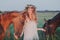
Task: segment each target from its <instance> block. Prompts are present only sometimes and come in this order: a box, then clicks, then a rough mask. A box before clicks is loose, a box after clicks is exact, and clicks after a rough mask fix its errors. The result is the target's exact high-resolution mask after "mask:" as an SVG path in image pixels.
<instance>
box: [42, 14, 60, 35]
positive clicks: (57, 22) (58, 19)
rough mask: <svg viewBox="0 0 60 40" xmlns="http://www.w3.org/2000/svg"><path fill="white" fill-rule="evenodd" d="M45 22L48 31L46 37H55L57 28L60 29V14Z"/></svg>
mask: <svg viewBox="0 0 60 40" xmlns="http://www.w3.org/2000/svg"><path fill="white" fill-rule="evenodd" d="M45 22H46V23H45V24H44V26H43V28H44V29H46V35H50V36H51V35H54V33H55V31H56V29H57V27H60V13H58V14H57V15H56V16H54V17H53V18H52V19H49V20H45Z"/></svg>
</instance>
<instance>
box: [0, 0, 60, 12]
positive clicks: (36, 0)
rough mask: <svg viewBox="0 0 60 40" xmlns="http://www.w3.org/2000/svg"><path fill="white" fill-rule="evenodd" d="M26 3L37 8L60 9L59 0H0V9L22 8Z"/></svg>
mask: <svg viewBox="0 0 60 40" xmlns="http://www.w3.org/2000/svg"><path fill="white" fill-rule="evenodd" d="M27 4H32V5H35V6H36V9H37V10H60V0H0V10H2V11H12V10H19V11H21V10H23V9H24V8H25V6H26V5H27Z"/></svg>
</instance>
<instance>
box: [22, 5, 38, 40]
mask: <svg viewBox="0 0 60 40" xmlns="http://www.w3.org/2000/svg"><path fill="white" fill-rule="evenodd" d="M25 15H26V20H25V24H24V27H23V33H24V40H39V37H38V33H37V18H36V9H35V6H34V5H28V6H27V7H26V8H25Z"/></svg>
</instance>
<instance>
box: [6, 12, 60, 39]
mask: <svg viewBox="0 0 60 40" xmlns="http://www.w3.org/2000/svg"><path fill="white" fill-rule="evenodd" d="M56 14H57V12H37V19H38V28H41V27H43V25H44V23H45V22H44V18H45V19H47V20H48V19H51V18H53V17H54V16H55V15H56ZM10 32H11V37H10V38H8V37H7V35H6V37H5V40H14V36H13V33H14V29H13V24H11V25H10ZM6 34H7V33H6ZM38 34H39V38H40V40H45V39H46V38H45V35H44V32H42V31H40V30H39V31H38ZM22 39H23V37H22V38H21V40H22ZM55 40H60V28H57V30H56V36H55Z"/></svg>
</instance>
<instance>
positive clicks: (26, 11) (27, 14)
mask: <svg viewBox="0 0 60 40" xmlns="http://www.w3.org/2000/svg"><path fill="white" fill-rule="evenodd" d="M30 6H32V9H33V14H32V15H33V16H34V18H33V19H34V20H35V21H36V20H37V18H36V7H35V6H34V5H27V6H26V7H25V15H26V16H28V17H29V13H28V8H29V7H30Z"/></svg>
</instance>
